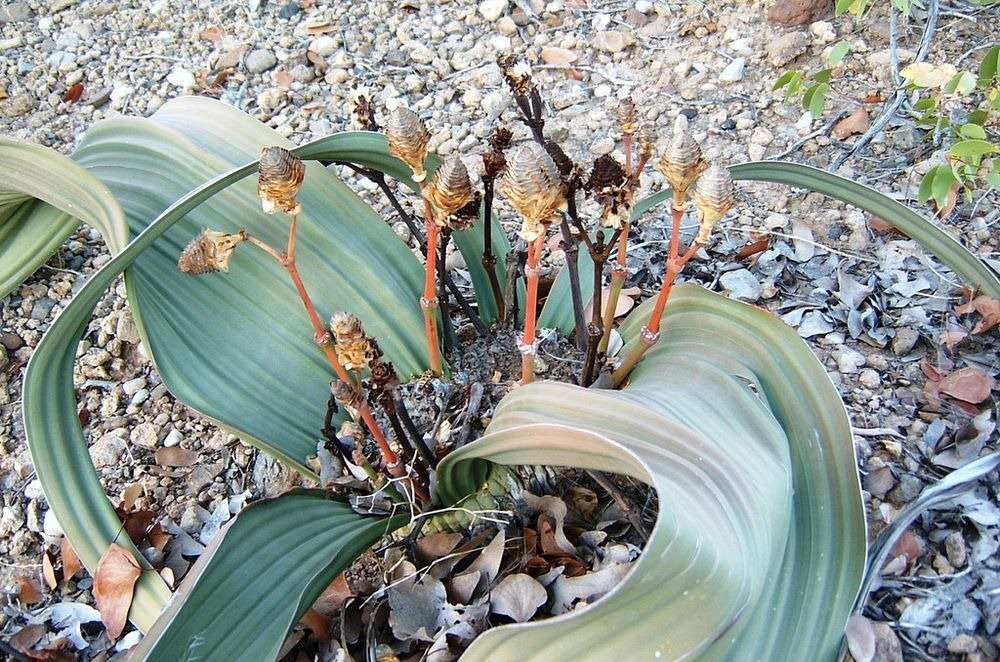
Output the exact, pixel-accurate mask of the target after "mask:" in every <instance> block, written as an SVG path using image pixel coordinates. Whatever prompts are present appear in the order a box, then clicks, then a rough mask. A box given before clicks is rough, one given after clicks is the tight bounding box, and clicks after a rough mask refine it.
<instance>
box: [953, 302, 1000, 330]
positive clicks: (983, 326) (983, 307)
mask: <svg viewBox="0 0 1000 662" xmlns="http://www.w3.org/2000/svg"><path fill="white" fill-rule="evenodd" d="M972 311H975V312H977V313H979V314H980V315H982V319H981V320H979V322H978V323H977V324H976V326H974V327H972V331H971V333H973V334H976V333H986V332H987V331H989V330H990V329H992V328H993V327H995V326H996V325H997V324H1000V299H994V298H993V297H988V296H985V295H984V296H978V297H976V298H975V299H973V300H972V301H970V302H968V303H966V304H962V305H961V306H959V307H958V308H956V309H955V312H956V313H958V314H959V315H968V314H969V313H971V312H972Z"/></svg>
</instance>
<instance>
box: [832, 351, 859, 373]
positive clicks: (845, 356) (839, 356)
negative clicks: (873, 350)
mask: <svg viewBox="0 0 1000 662" xmlns="http://www.w3.org/2000/svg"><path fill="white" fill-rule="evenodd" d="M833 355H834V358H835V359H836V361H837V370H839V371H840V372H841V373H842V374H845V375H852V374H854V373H856V372H857V371H858V370H860V369H861V366H863V365H864V364H865V356H864V354H862V353H861V352H859V351H857V350H853V349H850V348H848V347H845V348H843V349H841V350H839V351H837V352H834V353H833Z"/></svg>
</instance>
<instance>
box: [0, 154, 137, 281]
mask: <svg viewBox="0 0 1000 662" xmlns="http://www.w3.org/2000/svg"><path fill="white" fill-rule="evenodd" d="M0 172H3V173H4V176H3V181H2V182H0V297H4V296H6V295H7V294H9V293H10V292H11V291H12V290H13V289H14V288H15V287H17V286H18V285H19V284H20V283H22V282H23V281H24V280H25V279H26V278H27V277H28V276H30V275H31V274H32V273H33V272H34V271H35V269H37V268H38V267H40V266H41V265H43V264H45V262H46V261H47V260H48V259H49V257H51V256H52V253H54V252H55V251H56V249H58V248H59V246H61V245H62V244H63V242H64V241H66V238H67V237H69V235H70V234H72V232H73V231H74V230H75V229H76V228H77V226H79V225H80V222H81V221H83V222H84V223H87V224H88V225H91V226H93V227H94V228H96V229H97V230H98V231H100V233H101V234H102V235H103V237H104V239H105V241H107V242H108V243H109V245H110V246H111V248H112V250H113V251H114V250H121V247H122V246H123V245H124V244H125V221H124V217H123V216H122V210H121V208H120V207H119V206H118V202H117V201H116V200H115V198H114V196H113V195H111V192H110V191H108V189H107V187H106V186H104V185H102V184H101V183H100V182H99V181H97V180H96V179H95V178H94V176H93V175H91V174H90V173H88V172H87V171H86V170H84V169H83V168H81V167H80V166H78V165H77V164H75V163H73V161H71V160H70V159H69V158H68V157H65V156H63V155H61V154H59V153H58V152H56V151H55V150H51V149H48V148H45V147H40V146H38V145H28V144H25V143H20V142H17V141H14V140H10V139H8V138H3V137H0ZM42 173H44V176H40V175H41V174H42Z"/></svg>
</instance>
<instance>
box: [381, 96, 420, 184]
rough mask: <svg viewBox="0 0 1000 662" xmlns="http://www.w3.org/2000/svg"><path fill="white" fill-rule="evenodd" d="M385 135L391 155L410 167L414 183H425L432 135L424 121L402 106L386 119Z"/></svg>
mask: <svg viewBox="0 0 1000 662" xmlns="http://www.w3.org/2000/svg"><path fill="white" fill-rule="evenodd" d="M385 135H386V138H388V139H389V153H390V154H392V155H393V156H395V157H396V158H397V159H399V160H400V161H402V162H403V163H405V164H406V165H408V166H410V169H411V170H412V171H413V181H415V182H422V181H424V178H425V177H427V173H426V172H424V161H425V160H427V143H428V142H430V139H431V134H430V132H429V131H428V130H427V127H426V126H425V125H424V122H423V120H421V119H420V118H419V117H417V114H416V113H415V112H413V111H412V110H410V109H409V108H403V107H402V106H400V107H399V108H397V109H396V110H394V111H392V112H391V113H390V114H389V117H388V118H387V119H386V122H385Z"/></svg>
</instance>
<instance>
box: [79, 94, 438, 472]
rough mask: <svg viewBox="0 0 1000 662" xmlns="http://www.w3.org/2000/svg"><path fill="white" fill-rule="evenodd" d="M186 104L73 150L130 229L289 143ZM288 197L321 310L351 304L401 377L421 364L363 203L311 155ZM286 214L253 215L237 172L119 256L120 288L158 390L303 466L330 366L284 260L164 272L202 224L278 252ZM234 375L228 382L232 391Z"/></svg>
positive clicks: (415, 285)
mask: <svg viewBox="0 0 1000 662" xmlns="http://www.w3.org/2000/svg"><path fill="white" fill-rule="evenodd" d="M189 101H191V100H183V102H182V101H176V102H170V103H167V104H165V105H164V106H163V108H162V109H161V112H163V113H164V115H163V116H162V117H161V116H160V115H159V113H157V115H156V116H155V118H154V119H155V120H156V121H149V120H125V119H121V120H112V121H109V122H104V123H101V124H100V125H98V126H97V127H95V128H94V129H92V130H91V131H90V132H89V133H88V134H87V137H86V138H85V140H84V143H83V145H82V146H81V148H80V150H79V151H78V152H77V154H76V155H75V157H76V158H77V159H78V160H79V161H80V162H81V163H83V164H85V165H86V166H87V167H88V168H90V169H91V172H93V173H94V174H95V175H96V176H98V177H99V178H101V179H102V180H103V181H105V182H106V183H107V185H108V186H109V187H110V188H111V189H112V190H113V191H115V193H116V195H117V196H118V198H119V200H120V201H121V203H122V206H123V208H124V209H125V212H126V215H127V217H128V221H129V224H130V227H131V229H132V231H133V233H135V232H138V231H140V230H141V229H142V228H144V227H145V225H146V224H148V223H149V222H150V220H151V219H153V218H155V216H156V215H157V214H158V213H159V212H160V211H161V210H163V209H164V208H165V207H166V206H167V205H169V204H170V203H171V202H172V201H173V200H175V199H178V198H180V197H181V196H183V195H184V194H185V193H187V192H188V191H190V190H191V189H193V188H195V187H197V186H198V185H199V184H200V183H201V182H203V181H205V180H207V179H209V178H210V177H212V176H213V175H215V174H217V173H219V172H224V171H226V170H228V169H229V168H231V167H232V164H233V163H234V162H235V163H242V161H240V159H242V158H244V157H249V159H251V160H252V159H255V158H256V157H257V155H258V154H259V152H260V148H261V147H262V146H263V145H268V144H277V145H282V146H290V145H288V143H287V142H285V141H284V140H283V139H281V138H280V137H279V136H277V134H275V133H274V132H273V131H271V130H270V129H267V128H266V127H264V126H263V125H262V124H260V123H259V122H256V121H255V120H252V119H251V118H249V117H247V116H246V115H244V114H242V113H240V112H239V111H237V110H235V109H232V108H230V107H228V106H224V105H223V104H220V103H216V102H208V101H204V100H202V101H200V102H197V103H188V102H189ZM178 114H180V115H182V116H184V117H189V116H190V117H194V116H197V117H198V118H199V119H198V121H194V120H191V121H189V122H188V123H187V124H186V125H185V130H186V131H187V135H188V136H190V137H191V139H192V140H193V141H195V142H196V143H197V144H194V143H192V142H191V140H188V139H187V138H186V137H185V136H183V135H181V134H180V133H178V132H177V131H175V130H173V129H172V128H170V127H172V126H179V125H181V124H182V123H183V120H182V119H179V118H178ZM212 127H218V133H212ZM215 149H218V150H219V152H220V154H221V156H216V155H215V153H214V152H212V151H211V150H215ZM301 149H306V147H304V148H301ZM299 199H300V200H301V202H302V204H303V207H304V211H303V213H302V214H301V215H300V217H299V230H298V233H297V236H298V240H297V248H296V253H297V261H298V263H299V270H300V271H301V273H302V277H303V279H304V281H305V283H306V286H307V288H308V289H309V290H310V294H311V296H312V299H313V301H314V303H315V305H316V307H317V309H318V310H319V313H320V315H321V317H322V318H324V319H328V318H329V316H330V315H331V314H332V313H333V312H335V311H337V310H348V311H351V312H353V313H355V314H356V315H357V316H358V317H359V318H361V320H362V321H363V322H364V324H365V327H366V330H367V331H368V332H369V333H371V334H372V335H374V336H375V337H377V338H378V339H379V342H380V346H381V347H382V349H383V351H385V353H386V355H387V356H388V358H389V359H390V360H391V361H392V362H393V363H394V364H395V366H396V368H397V369H398V370H399V372H400V373H401V374H402V375H403V376H407V375H413V374H418V373H420V372H422V371H423V370H424V369H425V367H426V358H425V354H426V345H425V341H424V331H423V318H422V314H421V311H420V308H419V303H418V301H419V296H420V294H419V293H420V291H421V289H422V285H423V269H422V266H421V265H420V264H419V262H418V261H417V260H416V258H415V257H414V256H413V255H412V253H411V252H410V250H409V249H408V248H407V247H406V245H404V244H403V242H401V241H400V240H399V238H398V237H397V236H396V235H395V233H393V232H392V230H391V229H390V228H389V227H388V226H387V225H386V224H385V223H384V222H382V220H381V219H379V218H378V217H377V216H376V215H375V214H374V213H373V212H372V211H371V208H370V207H369V206H368V205H367V204H365V203H364V202H362V201H361V200H360V199H359V198H358V197H357V196H356V195H355V194H354V193H353V192H352V191H350V189H348V188H347V187H346V186H345V185H344V184H343V183H342V182H341V181H340V180H339V179H337V177H335V176H334V175H333V174H332V173H331V172H329V171H327V170H326V169H325V168H323V167H322V166H320V165H319V164H315V163H313V164H308V165H307V175H306V180H305V183H304V185H303V187H302V190H301V192H300V194H299ZM287 223H288V221H287V219H285V218H283V217H282V216H280V215H274V216H266V215H264V214H263V213H262V212H261V210H260V202H259V200H258V197H257V193H256V183H255V181H254V178H252V177H251V178H248V179H246V180H245V181H241V182H239V183H237V184H235V185H234V186H233V187H232V188H230V189H227V190H225V191H223V192H221V193H219V194H218V195H216V196H214V197H213V198H211V199H210V200H208V201H207V202H205V204H204V205H201V206H198V207H196V208H195V209H194V210H193V211H192V212H191V213H190V214H189V215H187V216H186V217H185V218H184V219H182V220H181V221H179V222H178V223H177V224H176V226H174V227H172V228H171V229H170V230H168V231H167V232H165V233H164V236H163V237H162V238H161V239H159V240H158V241H157V242H156V243H155V244H153V245H152V246H151V247H150V249H149V250H147V251H145V252H144V253H143V254H142V256H141V257H140V258H139V259H138V260H137V261H136V263H135V264H134V265H132V267H131V268H130V269H129V271H128V273H127V274H126V283H127V285H128V290H129V303H130V304H131V306H132V309H133V312H134V314H135V318H136V321H137V322H138V324H139V327H140V330H141V333H142V334H143V335H144V337H145V338H146V339H147V340H148V346H149V348H150V350H151V354H152V356H153V360H154V361H155V363H156V365H157V367H158V369H159V370H160V373H161V374H162V375H163V379H164V382H165V383H166V384H167V386H168V387H169V388H170V390H171V391H172V392H173V393H174V394H175V395H176V396H177V397H178V398H179V399H181V400H183V401H184V402H185V403H186V404H188V405H189V406H191V407H193V408H194V409H196V410H198V411H199V412H201V413H203V414H205V415H206V416H208V417H210V418H212V419H215V420H217V421H220V422H222V423H224V424H226V425H227V426H229V427H230V428H232V429H233V430H234V431H236V432H237V433H238V434H239V435H240V436H242V437H243V438H245V439H246V440H248V441H251V442H253V443H256V444H258V445H260V446H262V447H264V448H265V449H266V450H268V451H269V452H272V453H274V454H276V455H278V456H280V457H283V458H284V459H286V460H288V461H291V462H292V463H293V464H294V465H295V466H297V467H298V468H299V469H300V470H302V471H305V472H308V469H307V468H306V466H305V459H306V457H307V456H308V455H310V454H312V453H314V452H315V449H316V442H317V440H318V438H319V437H318V432H319V428H320V427H321V426H322V422H323V416H324V413H325V411H326V403H327V400H328V398H329V381H330V380H331V379H332V378H333V375H332V371H331V369H330V367H329V365H328V364H327V363H326V361H325V358H324V356H323V354H322V352H321V351H319V349H318V348H317V347H316V346H315V344H314V342H313V340H312V338H313V331H312V327H311V326H310V324H309V321H308V318H307V316H306V313H305V309H304V307H303V305H302V303H301V302H300V300H299V299H298V297H297V296H296V294H295V290H294V288H293V286H292V284H291V282H290V280H289V278H288V276H287V274H286V273H285V271H284V269H283V268H282V267H281V266H280V265H278V264H277V263H276V262H275V261H274V260H272V259H271V258H270V257H268V256H266V255H265V254H264V253H263V252H262V251H259V250H257V249H255V248H253V247H251V246H249V245H247V244H244V245H241V246H240V247H239V248H238V250H237V252H236V254H235V255H234V256H233V258H232V261H231V264H230V272H229V273H225V274H224V273H217V274H207V275H204V276H198V277H195V276H190V275H186V274H182V273H180V272H179V271H178V270H177V268H176V261H177V257H178V256H179V254H180V252H181V250H182V249H183V248H184V246H185V245H186V244H187V243H188V241H190V239H191V238H192V237H193V236H195V235H196V234H197V233H198V232H200V231H201V230H202V229H203V228H205V227H210V228H212V229H216V230H221V231H229V232H235V231H237V230H238V229H240V228H244V227H245V228H248V229H249V230H250V231H251V232H252V233H253V234H254V235H256V236H258V237H260V238H262V239H263V240H264V241H266V242H268V243H269V244H271V245H272V246H277V247H283V246H284V242H285V237H286V235H287ZM234 375H239V376H240V384H241V388H240V391H239V393H238V396H236V397H234V395H233V392H232V388H231V384H232V380H233V376H234Z"/></svg>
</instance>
